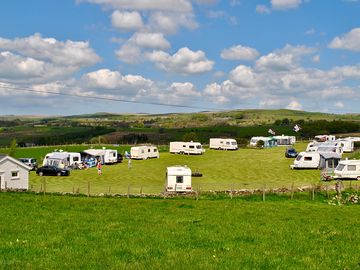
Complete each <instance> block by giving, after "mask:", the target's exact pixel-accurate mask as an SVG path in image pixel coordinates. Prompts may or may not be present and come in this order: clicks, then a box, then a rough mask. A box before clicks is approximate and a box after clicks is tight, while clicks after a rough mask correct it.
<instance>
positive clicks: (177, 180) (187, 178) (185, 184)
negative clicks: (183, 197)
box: [165, 166, 192, 192]
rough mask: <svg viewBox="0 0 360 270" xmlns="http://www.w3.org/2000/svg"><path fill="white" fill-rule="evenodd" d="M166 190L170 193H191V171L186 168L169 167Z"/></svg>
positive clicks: (167, 169)
mask: <svg viewBox="0 0 360 270" xmlns="http://www.w3.org/2000/svg"><path fill="white" fill-rule="evenodd" d="M165 189H166V191H168V192H191V191H192V187H191V169H190V168H188V167H186V166H172V167H167V168H166V184H165Z"/></svg>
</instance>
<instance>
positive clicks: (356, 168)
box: [334, 159, 360, 180]
mask: <svg viewBox="0 0 360 270" xmlns="http://www.w3.org/2000/svg"><path fill="white" fill-rule="evenodd" d="M334 178H335V179H356V180H360V160H356V159H353V160H342V161H340V163H339V164H338V165H337V167H336V169H335V171H334Z"/></svg>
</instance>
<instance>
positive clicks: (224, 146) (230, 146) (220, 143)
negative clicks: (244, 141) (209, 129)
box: [209, 138, 238, 150]
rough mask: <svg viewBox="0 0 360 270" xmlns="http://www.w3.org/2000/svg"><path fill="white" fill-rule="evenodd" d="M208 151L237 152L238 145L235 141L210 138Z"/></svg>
mask: <svg viewBox="0 0 360 270" xmlns="http://www.w3.org/2000/svg"><path fill="white" fill-rule="evenodd" d="M209 145H210V146H209V147H210V149H218V150H237V149H238V145H237V142H236V140H235V139H219V138H211V139H210V144H209Z"/></svg>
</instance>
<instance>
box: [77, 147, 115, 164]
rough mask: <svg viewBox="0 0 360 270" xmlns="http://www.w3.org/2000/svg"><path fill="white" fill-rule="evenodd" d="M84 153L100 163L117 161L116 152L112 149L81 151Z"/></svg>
mask: <svg viewBox="0 0 360 270" xmlns="http://www.w3.org/2000/svg"><path fill="white" fill-rule="evenodd" d="M83 152H84V153H85V154H88V155H89V156H92V157H94V158H96V159H97V160H100V162H101V164H112V163H117V157H118V153H117V150H113V149H106V148H103V149H88V150H84V151H83Z"/></svg>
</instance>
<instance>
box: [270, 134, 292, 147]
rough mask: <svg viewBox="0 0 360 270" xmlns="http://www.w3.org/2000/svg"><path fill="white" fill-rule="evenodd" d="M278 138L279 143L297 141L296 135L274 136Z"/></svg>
mask: <svg viewBox="0 0 360 270" xmlns="http://www.w3.org/2000/svg"><path fill="white" fill-rule="evenodd" d="M273 138H274V139H275V140H276V143H277V145H294V144H295V143H296V137H295V136H286V135H281V136H274V137H273Z"/></svg>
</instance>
